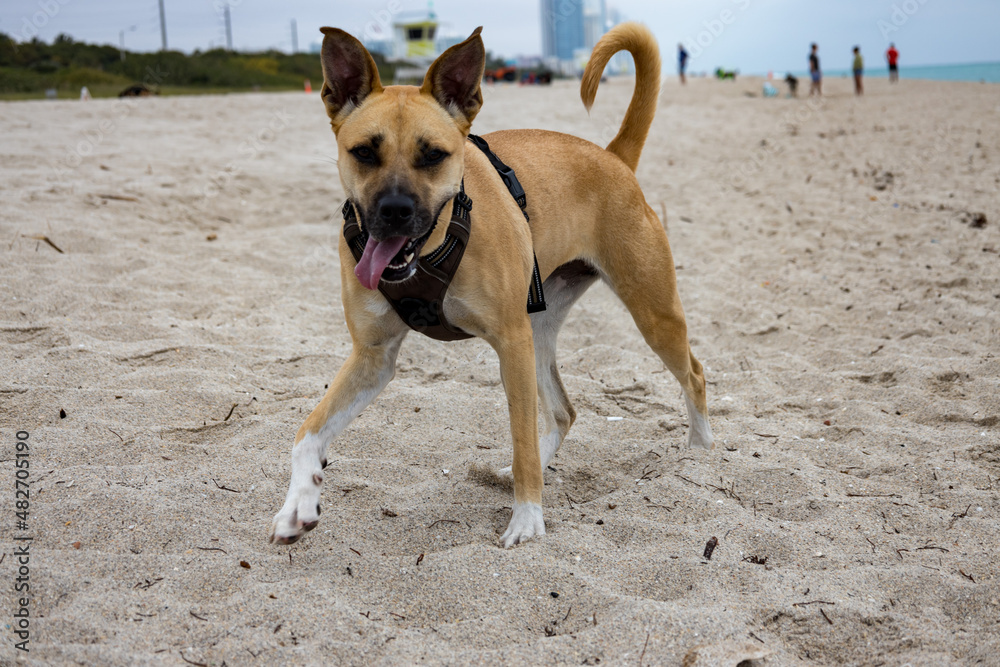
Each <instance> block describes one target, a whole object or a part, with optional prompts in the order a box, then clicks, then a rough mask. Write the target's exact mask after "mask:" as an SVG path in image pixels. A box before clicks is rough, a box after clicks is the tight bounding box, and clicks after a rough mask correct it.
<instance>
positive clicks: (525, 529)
mask: <svg viewBox="0 0 1000 667" xmlns="http://www.w3.org/2000/svg"><path fill="white" fill-rule="evenodd" d="M544 534H545V521H544V520H543V519H542V506H541V505H539V504H538V503H514V513H513V514H512V515H511V517H510V525H508V526H507V532H505V533H504V534H503V537H501V538H500V543H501V544H503V547H504V549H508V548H510V547H512V546H514V545H515V544H520V543H521V542H527V541H528V540H530V539H531V538H532V537H541V536H542V535H544Z"/></svg>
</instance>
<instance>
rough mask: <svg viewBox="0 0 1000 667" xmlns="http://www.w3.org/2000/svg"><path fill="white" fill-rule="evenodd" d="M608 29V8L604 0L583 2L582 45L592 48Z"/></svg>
mask: <svg viewBox="0 0 1000 667" xmlns="http://www.w3.org/2000/svg"><path fill="white" fill-rule="evenodd" d="M607 31H608V10H607V6H606V5H605V2H604V0H586V1H585V2H584V3H583V46H584V48H586V49H593V48H594V47H595V46H597V41H598V40H599V39H601V37H603V36H604V33H606V32H607Z"/></svg>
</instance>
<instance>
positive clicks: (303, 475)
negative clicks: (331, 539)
mask: <svg viewBox="0 0 1000 667" xmlns="http://www.w3.org/2000/svg"><path fill="white" fill-rule="evenodd" d="M322 483H323V471H322V470H320V469H319V467H317V468H316V469H315V470H314V471H312V472H311V473H310V472H306V471H300V472H297V471H294V470H293V471H292V481H291V483H290V484H289V485H288V495H287V496H285V504H284V505H282V507H281V511H280V512H278V513H277V514H276V515H274V519H272V520H271V534H270V538H269V541H270V542H271V543H272V544H292V543H293V542H297V541H298V539H299V538H300V537H302V536H303V535H304V534H306V533H307V532H309V531H310V530H312V529H313V528H315V527H316V526H317V525H319V513H320V509H319V492H320V484H322Z"/></svg>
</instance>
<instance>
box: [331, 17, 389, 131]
mask: <svg viewBox="0 0 1000 667" xmlns="http://www.w3.org/2000/svg"><path fill="white" fill-rule="evenodd" d="M320 32H322V33H323V50H322V52H321V54H320V62H321V63H322V65H323V91H322V92H321V93H320V94H321V96H322V98H323V103H324V104H325V105H326V112H327V114H328V115H329V116H330V119H331V120H333V121H334V122H337V121H338V119H339V120H340V121H341V122H342V121H343V119H344V117H346V116H347V114H349V113H350V112H351V111H353V110H354V108H355V107H357V106H358V105H360V104H361V102H362V101H364V99H365V98H366V97H368V96H369V95H371V94H372V93H377V92H381V91H382V81H381V79H379V76H378V68H377V67H376V66H375V61H374V60H373V59H372V56H371V54H370V53H368V51H367V50H366V49H365V47H364V46H362V44H361V42H359V41H358V40H357V39H355V38H354V37H352V36H351V35H349V34H347V33H346V32H344V31H343V30H340V29H339V28H320Z"/></svg>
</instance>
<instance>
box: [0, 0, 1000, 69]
mask: <svg viewBox="0 0 1000 667" xmlns="http://www.w3.org/2000/svg"><path fill="white" fill-rule="evenodd" d="M563 1H566V2H577V1H579V0H563ZM225 2H226V0H164V3H165V8H166V24H167V42H168V46H169V47H170V48H171V49H178V50H181V51H186V52H191V51H193V50H194V49H202V50H205V49H209V48H212V47H219V46H225V43H226V37H225V28H224V21H223V11H222V7H223V5H224V3H225ZM228 2H229V5H230V7H231V10H230V11H231V16H232V31H233V46H234V48H235V49H237V50H263V49H268V48H275V49H279V50H283V51H290V50H291V47H292V37H291V27H290V26H291V21H292V19H295V20H296V22H297V24H298V44H299V50H300V51H307V50H309V47H310V44H311V43H312V42H318V41H319V28H320V27H321V26H324V25H332V26H336V27H340V28H343V29H345V30H348V31H349V32H352V33H354V34H355V35H359V36H360V35H363V34H365V33H366V32H368V33H369V34H371V33H372V31H373V29H375V30H377V28H378V26H379V25H380V24H382V25H389V24H391V21H392V18H393V17H394V16H397V15H400V14H402V13H405V12H409V11H419V10H425V9H426V8H427V2H426V1H421V0H355V1H353V2H343V1H339V0H288V1H286V2H274V0H228ZM607 4H608V7H609V9H610V8H614V9H617V10H618V11H619V12H620V13H621V14H622V15H623V16H624V18H626V19H630V20H636V21H641V22H643V23H645V24H646V25H648V26H649V27H650V28H651V29H652V30H653V32H654V34H655V35H656V36H657V39H658V40H659V43H660V48H661V50H662V52H663V54H664V61H665V62H666V63H670V62H671V61H672V60H673V58H674V54H675V51H676V48H677V44H678V43H679V42H683V43H684V44H685V45H686V46H687V48H688V50H689V52H690V53H691V55H692V61H691V64H690V66H689V67H690V70H691V71H705V70H714V69H715V68H716V67H724V68H726V69H739V70H740V71H742V72H744V73H763V72H768V71H775V72H783V71H786V70H803V69H806V56H807V53H808V48H809V43H810V42H814V41H815V42H817V43H818V44H819V53H820V57H821V60H822V64H823V67H824V69H848V68H849V67H850V64H851V48H852V47H853V46H855V45H859V46H860V47H861V52H862V54H863V55H865V56H866V58H867V62H868V66H869V67H874V66H875V64H879V65H881V64H882V54H883V53H884V52H885V49H886V47H887V46H888V44H889V42H895V44H896V47H897V48H898V49H899V51H900V54H901V57H900V66H901V67H904V66H905V65H906V64H912V65H939V64H952V63H970V62H998V61H1000V39H998V38H997V36H996V35H997V31H998V29H1000V1H998V0H829V1H817V0H699V1H697V2H695V1H694V0H687V1H682V0H660V1H657V2H653V1H649V0H647V1H645V2H643V1H641V0H607ZM539 5H540V3H539V0H505V1H504V2H492V1H491V2H482V1H477V2H472V1H471V0H435V2H434V10H435V11H436V13H437V15H438V19H439V21H441V24H442V25H441V31H442V32H443V33H444V34H454V35H463V36H464V35H468V34H469V33H470V32H472V30H473V29H474V28H475V27H476V26H479V25H482V26H484V29H483V39H484V40H485V42H486V48H487V49H488V50H490V51H492V52H493V53H494V54H498V55H501V56H505V57H513V56H518V55H538V54H540V52H541V28H540V17H541V11H540V8H539ZM123 30H124V31H125V47H126V48H127V49H129V50H133V51H155V50H157V49H159V48H160V26H159V9H158V3H157V0H2V2H0V32H4V33H7V34H8V35H11V36H13V37H14V38H15V39H16V40H18V41H23V40H24V39H25V38H28V39H30V38H31V37H33V36H35V35H37V36H38V37H39V38H40V39H42V40H45V41H51V40H52V39H53V38H54V37H55V36H56V35H58V34H59V33H66V34H68V35H70V36H72V37H73V38H74V39H76V40H78V41H86V42H93V43H106V44H114V45H117V44H118V42H119V35H120V31H123Z"/></svg>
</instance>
